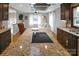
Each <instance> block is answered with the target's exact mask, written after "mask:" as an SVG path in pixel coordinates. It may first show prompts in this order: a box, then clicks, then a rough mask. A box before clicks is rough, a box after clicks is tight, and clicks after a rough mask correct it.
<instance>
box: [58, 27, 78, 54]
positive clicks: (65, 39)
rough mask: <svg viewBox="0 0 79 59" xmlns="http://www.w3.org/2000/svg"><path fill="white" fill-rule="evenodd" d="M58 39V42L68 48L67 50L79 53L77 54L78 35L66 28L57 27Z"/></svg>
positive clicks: (71, 52)
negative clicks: (65, 29) (67, 30)
mask: <svg viewBox="0 0 79 59" xmlns="http://www.w3.org/2000/svg"><path fill="white" fill-rule="evenodd" d="M57 40H58V42H59V43H60V44H61V45H62V46H63V47H64V48H66V49H67V51H68V52H69V53H70V54H71V55H78V54H77V52H78V51H77V45H78V43H77V42H78V41H77V40H78V37H77V36H75V35H73V34H70V33H68V32H65V31H64V30H61V29H59V28H58V29H57Z"/></svg>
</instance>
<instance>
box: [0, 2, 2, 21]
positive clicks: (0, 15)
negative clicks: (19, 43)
mask: <svg viewBox="0 0 79 59" xmlns="http://www.w3.org/2000/svg"><path fill="white" fill-rule="evenodd" d="M0 21H2V4H1V3H0Z"/></svg>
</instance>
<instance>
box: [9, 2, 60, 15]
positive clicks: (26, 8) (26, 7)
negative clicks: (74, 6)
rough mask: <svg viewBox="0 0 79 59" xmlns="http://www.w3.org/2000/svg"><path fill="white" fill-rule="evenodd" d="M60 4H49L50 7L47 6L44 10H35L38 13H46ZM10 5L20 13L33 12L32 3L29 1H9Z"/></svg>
mask: <svg viewBox="0 0 79 59" xmlns="http://www.w3.org/2000/svg"><path fill="white" fill-rule="evenodd" d="M59 6H60V4H57V3H56V4H55V3H53V4H51V6H50V7H48V8H47V9H46V10H44V11H41V10H37V12H38V13H48V12H50V11H53V10H55V9H56V8H58V7H59ZM10 7H12V8H14V9H16V10H18V11H20V12H21V13H34V12H35V11H34V10H33V7H32V4H29V3H10Z"/></svg>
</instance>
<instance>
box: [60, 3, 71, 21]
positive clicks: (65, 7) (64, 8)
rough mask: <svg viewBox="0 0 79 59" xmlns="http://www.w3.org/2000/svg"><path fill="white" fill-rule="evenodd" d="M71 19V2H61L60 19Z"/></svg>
mask: <svg viewBox="0 0 79 59" xmlns="http://www.w3.org/2000/svg"><path fill="white" fill-rule="evenodd" d="M70 19H71V3H63V4H61V20H70Z"/></svg>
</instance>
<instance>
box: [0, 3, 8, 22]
mask: <svg viewBox="0 0 79 59" xmlns="http://www.w3.org/2000/svg"><path fill="white" fill-rule="evenodd" d="M8 13H9V3H0V21H3V20H8Z"/></svg>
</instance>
